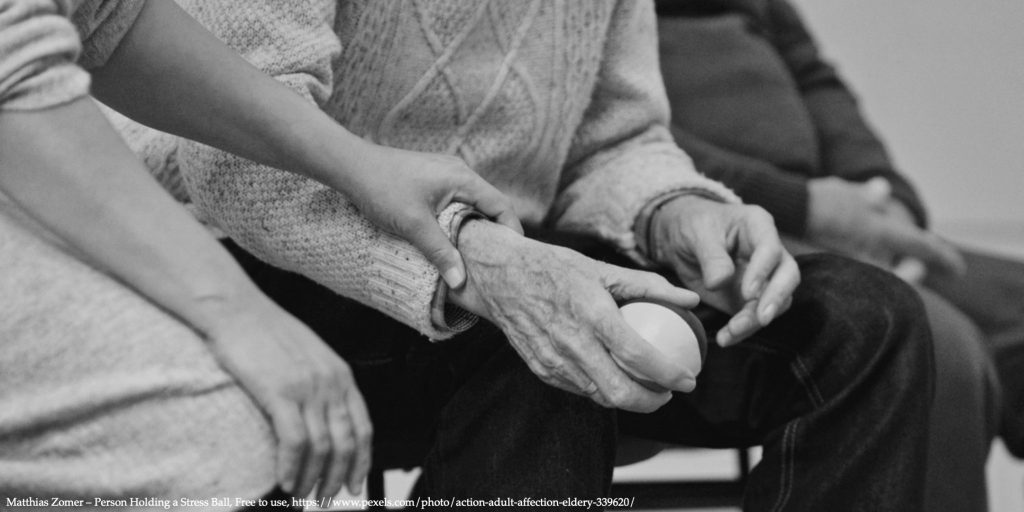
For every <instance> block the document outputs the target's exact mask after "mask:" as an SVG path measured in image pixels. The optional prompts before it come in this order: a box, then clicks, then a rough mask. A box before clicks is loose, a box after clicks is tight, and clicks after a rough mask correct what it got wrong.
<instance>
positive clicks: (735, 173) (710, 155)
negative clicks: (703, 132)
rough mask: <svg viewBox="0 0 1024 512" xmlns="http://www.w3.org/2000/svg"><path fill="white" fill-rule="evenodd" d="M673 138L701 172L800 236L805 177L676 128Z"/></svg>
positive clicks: (804, 209) (781, 227) (803, 224)
mask: <svg viewBox="0 0 1024 512" xmlns="http://www.w3.org/2000/svg"><path fill="white" fill-rule="evenodd" d="M672 136H673V137H674V138H675V141H676V143H677V144H679V147H681V148H683V150H685V151H686V153H687V154H689V155H690V158H692V159H693V163H694V165H696V166H697V169H699V170H700V172H702V173H704V174H705V175H706V176H708V177H709V178H712V179H715V180H718V181H720V182H722V183H724V184H725V185H726V186H728V187H729V188H731V189H732V190H734V191H735V192H736V194H738V195H739V196H740V197H742V198H743V199H744V201H745V202H747V203H750V204H756V205H758V206H760V207H762V208H764V209H765V210H767V211H768V213H770V214H772V217H774V218H775V224H776V225H777V226H778V227H779V230H780V231H782V232H783V233H786V234H788V235H793V236H802V235H803V234H804V231H805V230H806V228H807V203H808V192H807V177H805V176H802V175H800V174H797V173H794V172H789V171H786V170H784V169H782V168H780V167H776V166H775V165H772V164H771V163H769V162H766V161H764V160H761V159H757V158H751V157H749V156H746V155H743V154H740V153H737V152H735V151H731V150H728V149H725V148H722V147H720V146H717V145H715V144H713V143H711V142H708V141H706V140H704V139H702V138H700V137H698V136H697V135H694V134H693V133H690V132H688V131H686V130H684V129H682V128H680V127H678V126H675V125H673V126H672Z"/></svg>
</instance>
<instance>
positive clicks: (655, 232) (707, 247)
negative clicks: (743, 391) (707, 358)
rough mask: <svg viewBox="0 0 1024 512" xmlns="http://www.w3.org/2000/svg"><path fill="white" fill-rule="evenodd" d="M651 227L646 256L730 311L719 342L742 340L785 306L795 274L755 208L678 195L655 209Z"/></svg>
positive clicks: (797, 279) (794, 267) (767, 217)
mask: <svg viewBox="0 0 1024 512" xmlns="http://www.w3.org/2000/svg"><path fill="white" fill-rule="evenodd" d="M650 229H651V233H652V243H653V247H651V248H650V252H651V257H652V259H653V260H655V261H657V262H658V263H661V264H662V265H664V266H665V267H667V268H669V269H671V270H672V271H673V272H675V273H676V275H677V276H678V277H679V279H680V280H681V281H682V282H683V283H685V284H686V285H687V287H689V288H690V289H692V290H696V291H698V293H700V294H701V297H702V298H703V299H704V300H705V301H706V302H708V303H709V304H711V305H713V306H715V307H717V308H719V309H721V310H723V311H727V312H730V313H733V317H732V318H731V319H730V320H729V323H728V324H727V325H726V326H725V327H724V328H723V329H722V330H720V331H719V333H718V337H717V339H716V341H717V342H718V343H719V344H720V345H723V346H727V345H732V344H735V343H738V342H740V341H742V340H743V339H745V338H746V337H748V336H750V335H751V334H753V333H754V332H757V330H758V329H760V328H761V327H764V326H765V325H768V324H769V323H770V322H771V321H772V320H773V319H775V318H776V317H778V316H779V315H780V314H782V313H783V312H784V311H786V310H787V309H788V308H789V306H790V303H791V300H792V299H791V296H792V294H793V290H794V289H796V287H797V285H799V284H800V271H799V269H798V268H797V265H796V262H795V261H794V260H793V257H792V256H790V254H789V253H788V252H787V251H786V250H785V248H784V247H783V245H782V241H781V240H780V238H779V234H778V231H777V230H776V229H775V224H774V222H773V221H772V218H771V216H770V215H769V214H768V213H767V212H766V211H764V210H763V209H762V208H760V207H757V206H745V205H733V204H724V203H719V202H716V201H711V200H708V199H704V198H701V197H698V196H681V197H679V198H676V199H673V200H671V201H670V202H669V203H667V204H665V205H664V206H662V207H661V208H660V209H658V211H657V213H656V214H655V216H654V218H653V219H652V220H651V227H650Z"/></svg>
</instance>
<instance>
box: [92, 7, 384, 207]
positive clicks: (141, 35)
mask: <svg viewBox="0 0 1024 512" xmlns="http://www.w3.org/2000/svg"><path fill="white" fill-rule="evenodd" d="M93 84H94V85H93V93H94V95H96V96H97V97H98V98H99V99H100V100H101V101H103V102H104V103H107V104H108V105H110V106H111V107H113V108H115V109H116V110H118V111H120V112H121V113H123V114H125V115H127V116H128V117H131V118H133V119H135V120H137V121H139V122H141V123H143V124H146V125H148V126H151V127H153V128H156V129H158V130H161V131H165V132H168V133H173V134H175V135H179V136H182V137H185V138H189V139H193V140H196V141H199V142H202V143H204V144H207V145H210V146H215V147H218V148H221V149H223V150H225V151H228V152H231V153H234V154H237V155H240V156H243V157H245V158H248V159H250V160H254V161H256V162H259V163H262V164H265V165H269V166H272V167H276V168H279V169H284V170H287V171H291V172H295V173H299V174H302V175H304V176H308V177H310V178H313V179H316V180H318V181H320V182H322V183H324V184H326V185H328V186H330V187H332V188H335V189H340V190H349V191H351V190H352V189H353V187H354V186H355V184H354V183H353V182H352V180H350V179H349V176H350V173H348V172H339V171H341V170H342V169H345V170H350V169H352V168H355V167H356V165H355V164H356V163H357V162H359V161H360V160H362V159H363V158H364V156H365V153H366V151H367V150H368V148H369V147H370V144H369V143H367V142H365V141H363V140H362V139H360V138H358V137H356V136H355V135H353V134H352V133H350V132H348V131H347V130H345V129H344V128H343V127H342V126H341V125H339V124H338V123H336V122H335V121H334V120H333V119H331V118H330V117H328V116H327V115H326V114H324V113H323V112H322V111H321V110H320V109H319V108H317V106H316V105H315V104H314V102H313V101H311V98H307V97H303V96H302V95H300V94H296V92H295V91H292V90H291V89H289V88H288V87H286V86H285V85H283V84H281V83H279V82H278V81H276V80H274V79H272V78H271V77H269V76H267V75H266V74H264V73H262V72H261V71H259V70H258V69H256V68H255V67H253V66H251V65H250V64H249V63H247V62H245V60H243V59H242V57H241V56H239V55H238V54H237V53H236V52H235V51H233V50H232V49H231V48H229V47H228V46H227V45H225V44H224V43H222V42H221V41H219V40H218V39H217V38H216V37H214V35H213V34H211V33H209V32H208V31H207V30H206V29H204V28H203V27H202V26H200V25H199V23H197V22H196V21H195V20H194V19H192V18H191V17H190V16H189V15H188V14H186V13H185V12H184V11H182V10H181V9H180V8H179V7H178V6H177V5H175V3H174V2H163V1H160V2H148V3H147V5H146V6H145V7H144V9H143V11H142V12H141V13H140V15H139V17H138V19H137V21H136V23H135V26H134V27H133V28H132V29H131V31H129V32H128V34H126V36H125V37H124V39H123V40H122V42H121V44H120V46H119V47H118V49H117V51H115V52H114V54H113V55H112V56H111V58H110V59H109V60H108V61H107V63H106V64H105V65H104V66H103V67H102V68H99V69H96V70H94V71H93Z"/></svg>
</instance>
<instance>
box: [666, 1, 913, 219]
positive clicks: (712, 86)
mask: <svg viewBox="0 0 1024 512" xmlns="http://www.w3.org/2000/svg"><path fill="white" fill-rule="evenodd" d="M656 4H657V7H658V16H659V24H658V29H659V36H660V49H661V65H662V71H663V73H664V76H665V84H666V88H667V90H668V95H669V100H670V102H671V104H672V124H673V132H674V135H675V137H676V141H677V142H678V143H679V145H680V146H681V147H682V148H683V149H685V150H686V151H687V152H688V153H689V154H690V155H691V157H693V159H694V162H695V164H696V166H697V169H698V170H700V171H701V172H704V173H705V174H707V175H709V176H711V177H713V178H715V179H717V180H719V181H722V182H724V183H725V184H726V185H729V186H730V187H732V188H733V189H734V190H735V191H736V192H737V193H738V194H739V195H740V197H742V198H743V199H744V201H746V202H748V203H752V204H759V205H761V206H763V207H764V208H765V209H767V210H768V211H769V212H770V213H772V214H773V215H774V216H775V219H776V223H777V224H778V226H779V228H780V230H781V231H783V232H784V233H789V234H793V235H798V236H799V235H802V234H803V232H804V230H805V228H806V220H807V199H808V194H807V180H808V179H810V178H816V177H825V176H836V177H841V178H844V179H847V180H851V181H866V180H868V179H871V178H873V177H876V176H882V177H885V178H886V179H888V180H889V181H890V182H891V183H892V185H893V194H894V196H895V197H896V198H897V199H899V200H900V201H901V202H903V203H904V204H906V205H907V207H908V208H909V209H910V210H911V212H912V213H913V214H914V215H915V217H916V218H917V221H918V223H919V224H920V225H922V226H924V224H925V221H926V217H925V211H924V208H923V206H922V204H921V202H920V200H919V198H918V197H917V195H916V193H915V192H914V190H913V188H912V187H911V185H910V184H909V183H908V182H907V180H906V179H905V178H904V177H903V176H902V175H900V174H899V173H898V172H897V171H896V169H895V168H894V166H893V164H892V161H891V159H890V158H889V155H888V154H887V152H886V150H885V147H884V146H883V144H882V142H881V141H880V140H879V139H878V137H877V136H876V135H875V134H874V133H873V131H872V130H871V128H870V127H868V125H867V123H866V122H865V120H864V118H863V116H862V115H861V113H860V110H859V109H858V106H857V102H856V99H855V98H854V96H853V94H852V93H851V92H850V90H849V89H848V88H847V87H846V85H845V84H844V83H843V81H842V80H841V79H840V78H839V76H838V75H837V74H836V71H835V69H834V68H833V67H832V66H830V65H829V64H828V63H826V62H825V61H824V60H822V58H821V56H820V55H819V52H818V48H817V44H816V43H815V41H814V39H813V37H812V36H811V35H810V33H809V32H808V30H807V28H806V27H805V25H804V23H803V21H802V20H801V19H800V16H799V15H798V13H797V12H796V10H795V9H794V8H793V7H792V6H791V5H790V4H789V3H788V2H786V1H785V0H677V1H666V0H659V1H657V2H656Z"/></svg>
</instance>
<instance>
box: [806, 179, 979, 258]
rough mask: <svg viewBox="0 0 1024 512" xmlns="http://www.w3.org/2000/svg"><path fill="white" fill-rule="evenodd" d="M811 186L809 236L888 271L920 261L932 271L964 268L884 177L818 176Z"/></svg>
mask: <svg viewBox="0 0 1024 512" xmlns="http://www.w3.org/2000/svg"><path fill="white" fill-rule="evenodd" d="M808 190H809V193H810V198H809V202H808V213H807V215H808V217H807V238H808V240H809V241H810V242H812V243H814V244H815V245H818V246H820V247H822V248H825V249H829V250H832V251H835V252H837V253H839V254H843V255H846V256H849V257H851V258H855V259H859V260H861V261H864V262H867V263H872V264H874V265H877V266H879V267H882V268H884V269H886V270H893V271H900V269H906V268H910V267H908V265H907V263H910V262H913V261H919V262H921V263H923V264H924V266H925V267H926V269H927V271H928V272H938V273H952V274H960V273H962V272H963V271H964V262H963V258H962V257H961V256H960V254H959V253H958V252H957V250H956V249H955V248H953V246H952V245H950V244H949V243H947V242H946V241H944V240H942V239H941V238H939V237H938V236H936V235H935V234H934V233H930V232H928V231H924V230H922V229H921V228H919V227H917V226H916V225H915V224H914V221H913V217H912V216H911V215H910V212H909V211H908V210H907V209H906V207H904V206H903V205H902V204H900V203H899V202H898V201H896V200H894V199H893V198H892V197H891V194H890V192H891V186H890V185H889V183H888V182H887V181H886V180H885V179H884V178H875V179H872V180H869V181H867V182H865V183H853V182H849V181H846V180H843V179H840V178H818V179H814V180H811V181H810V183H809V185H808ZM911 266H913V265H911ZM918 273H920V272H918ZM902 274H903V275H901V277H904V278H906V277H908V276H907V275H906V272H903V273H902ZM920 277H923V276H920Z"/></svg>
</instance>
